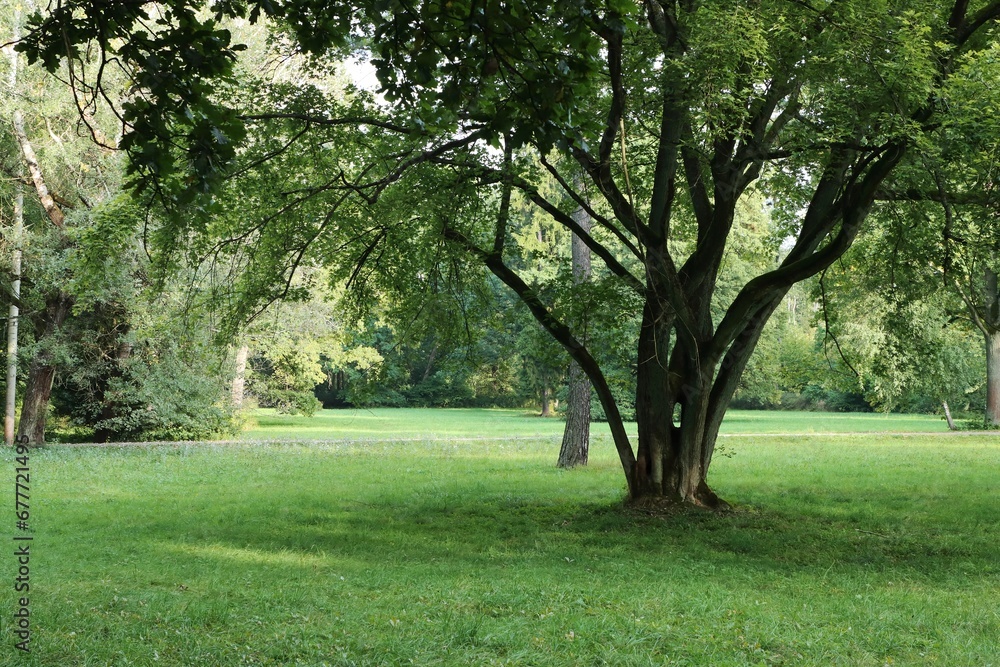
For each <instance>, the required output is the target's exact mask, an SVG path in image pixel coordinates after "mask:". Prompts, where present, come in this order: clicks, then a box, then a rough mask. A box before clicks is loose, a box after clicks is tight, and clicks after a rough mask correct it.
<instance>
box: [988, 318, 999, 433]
mask: <svg viewBox="0 0 1000 667" xmlns="http://www.w3.org/2000/svg"><path fill="white" fill-rule="evenodd" d="M986 423H987V424H992V425H993V426H1000V329H995V330H993V331H990V332H989V333H987V334H986Z"/></svg>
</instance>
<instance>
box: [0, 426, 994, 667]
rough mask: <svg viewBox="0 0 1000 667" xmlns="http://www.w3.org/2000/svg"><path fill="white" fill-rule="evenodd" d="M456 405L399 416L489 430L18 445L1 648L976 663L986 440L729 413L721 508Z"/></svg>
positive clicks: (476, 658)
mask: <svg viewBox="0 0 1000 667" xmlns="http://www.w3.org/2000/svg"><path fill="white" fill-rule="evenodd" d="M460 414H461V413H453V412H451V411H448V412H440V411H435V412H428V413H421V414H419V415H413V416H412V417H411V418H404V419H403V421H404V422H406V423H409V424H415V427H419V428H420V429H423V428H426V427H432V426H433V424H435V423H436V424H437V428H436V429H433V428H432V430H430V431H425V433H432V434H442V435H443V434H466V433H469V432H470V431H469V430H470V429H471V430H472V435H474V436H477V437H486V438H489V439H483V440H464V441H456V440H447V439H425V440H421V439H419V438H416V439H408V440H403V441H398V440H397V441H392V440H378V441H376V440H375V439H374V438H375V436H372V439H371V440H367V441H366V440H357V441H354V442H349V441H345V440H337V441H333V442H328V443H319V442H312V441H309V442H298V443H296V442H289V443H285V444H255V443H245V444H227V445H219V444H198V445H166V446H153V447H131V448H121V447H113V448H96V447H76V448H72V447H53V448H50V449H47V450H44V451H38V452H35V453H34V454H33V455H32V457H31V469H32V472H31V475H32V476H31V482H32V489H31V497H32V503H33V505H32V523H33V526H34V530H35V533H34V535H35V541H34V542H33V544H32V554H33V556H32V570H31V577H32V579H31V585H32V589H31V593H30V595H31V603H30V604H31V609H32V626H33V636H32V652H31V654H30V655H22V654H19V653H17V652H15V651H14V649H13V643H14V638H13V636H12V635H11V632H10V612H11V611H12V610H13V609H14V600H13V595H14V594H13V590H12V586H11V584H10V583H8V584H6V585H4V586H3V588H2V589H0V609H2V618H3V630H2V632H0V641H2V645H0V664H3V665H8V664H10V665H19V664H25V665H45V666H53V667H55V666H59V667H63V666H78V665H81V666H82V665H102V666H103V665H225V666H228V665H234V666H235V665H310V666H314V665H315V666H318V665H337V666H347V665H387V666H388V665H406V664H415V665H463V666H464V665H539V666H541V665H566V666H570V665H573V666H576V665H636V666H638V665H712V666H716V665H718V666H730V665H741V666H742V665H748V666H756V665H815V666H820V665H822V666H827V665H845V666H847V665H850V666H868V665H871V666H877V667H882V666H884V665H944V666H949V667H950V666H954V665H969V666H972V665H975V666H985V665H1000V647H998V642H997V638H998V637H1000V558H998V547H997V545H998V528H1000V514H998V513H997V511H996V507H997V506H998V505H1000V484H998V480H1000V438H997V437H994V436H976V435H972V436H964V437H952V436H948V435H944V434H942V435H939V436H935V435H922V436H900V435H895V436H893V435H855V436H848V437H844V436H823V435H811V436H809V435H804V436H794V437H788V436H773V435H772V436H746V435H737V436H733V437H730V438H727V439H726V441H725V449H724V452H723V453H724V454H725V456H722V457H720V458H719V459H718V460H717V462H716V463H715V465H714V467H713V475H712V481H713V484H714V485H715V487H716V488H717V490H718V491H719V492H720V493H721V495H723V497H725V498H727V499H728V500H730V501H732V502H733V503H735V504H736V506H737V510H736V511H734V512H732V513H729V514H722V515H717V514H710V513H705V512H700V511H684V512H680V513H678V514H675V515H671V516H653V515H649V514H644V513H641V512H637V511H629V510H625V509H623V507H622V505H621V499H622V492H623V486H624V485H623V480H622V478H621V472H620V470H619V469H618V466H617V462H616V460H615V457H614V454H613V452H612V451H611V447H610V446H609V445H608V443H606V442H604V443H603V444H602V443H601V442H597V443H595V447H594V451H593V456H592V464H591V465H590V466H589V467H588V468H587V469H584V470H574V471H563V470H558V469H556V468H555V467H554V466H553V462H554V459H555V456H556V453H557V452H556V449H557V447H558V444H557V439H556V440H555V441H554V440H553V438H551V437H548V436H547V435H546V436H543V437H536V438H529V439H513V438H509V437H507V436H508V435H517V434H519V432H518V431H516V430H515V428H514V427H513V426H512V423H511V422H505V421H503V420H502V419H501V420H498V422H497V423H498V424H502V426H497V425H489V424H484V425H480V426H478V427H476V426H474V425H473V420H472V419H471V417H472V415H468V416H469V421H463V420H464V419H465V417H464V416H463V417H461V418H455V415H460ZM322 418H324V419H328V418H331V416H330V415H326V414H324V415H323V417H322ZM269 419H278V418H276V417H267V416H262V417H261V423H262V425H263V426H264V428H265V429H272V430H273V431H277V430H278V429H279V425H278V424H276V423H269V422H268V421H267V420H269ZM535 421H536V422H537V421H540V420H537V419H536V420H535ZM479 423H480V424H482V422H479ZM553 424H555V425H557V426H558V422H555V421H553ZM788 424H789V422H787V421H783V420H782V419H779V420H778V422H776V423H774V424H773V426H774V429H775V430H778V427H779V426H782V428H781V429H780V432H787V429H786V428H784V426H787V425H788ZM783 425H784V426H783ZM757 427H758V425H754V428H753V429H752V430H753V432H757V431H756V429H757ZM286 428H287V431H286V433H289V434H291V433H297V434H299V435H297V436H296V437H306V438H313V437H314V436H315V435H316V434H315V433H311V434H309V433H304V430H303V429H302V428H301V426H300V424H299V423H298V421H296V420H289V421H288V422H287V423H286ZM399 428H402V427H399ZM545 428H549V427H548V426H547V425H546V426H545ZM803 428H808V425H803ZM501 429H502V430H501ZM376 430H377V429H376ZM556 430H558V429H556ZM748 430H749V429H748ZM816 430H819V429H816ZM859 430H863V431H864V430H870V429H868V428H864V429H859ZM899 430H907V431H909V430H915V429H911V427H910V426H906V427H905V428H903V427H901V428H900V429H899ZM261 433H265V431H264V430H262V431H261ZM381 433H383V435H384V434H385V431H381ZM258 435H259V434H258ZM525 435H526V434H525ZM267 437H281V436H275V435H274V434H273V433H271V434H267ZM289 437H291V436H289ZM334 437H343V436H342V435H341V436H334ZM397 437H398V436H397ZM414 437H415V436H414ZM435 437H442V436H441V435H435ZM456 437H457V436H456ZM0 458H2V460H3V462H4V463H3V469H4V470H6V471H8V472H7V473H5V476H6V477H7V478H8V481H7V482H6V483H7V485H8V487H9V488H11V489H12V488H13V467H14V463H13V456H12V454H11V453H10V452H6V451H5V452H4V453H3V454H2V456H0ZM12 514H13V513H12V511H11V512H8V519H7V520H6V524H7V527H6V529H5V531H4V532H5V533H7V534H8V535H9V534H10V533H11V532H13V522H14V518H13V516H12ZM8 544H11V542H10V540H9V537H8ZM5 551H11V550H5ZM0 567H2V568H4V571H5V572H7V573H8V574H7V575H5V577H4V578H5V579H6V580H7V581H8V582H11V581H12V579H13V574H12V573H13V571H14V569H15V564H14V559H13V558H12V557H11V556H7V557H6V558H5V559H3V560H2V565H0Z"/></svg>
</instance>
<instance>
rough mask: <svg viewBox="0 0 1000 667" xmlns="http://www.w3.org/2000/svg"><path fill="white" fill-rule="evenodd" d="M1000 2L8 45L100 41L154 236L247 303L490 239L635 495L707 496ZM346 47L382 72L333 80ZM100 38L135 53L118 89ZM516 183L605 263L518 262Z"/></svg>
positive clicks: (407, 19) (40, 30) (42, 18)
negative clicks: (211, 269)
mask: <svg viewBox="0 0 1000 667" xmlns="http://www.w3.org/2000/svg"><path fill="white" fill-rule="evenodd" d="M998 16H1000V2H970V1H969V0H956V1H955V2H949V3H941V2H939V1H936V0H884V1H876V2H872V1H871V0H839V1H833V0H753V1H750V0H726V1H724V2H699V1H697V0H679V1H674V2H663V1H660V0H647V1H646V2H641V3H634V2H630V1H628V0H612V1H607V2H600V3H597V2H590V1H588V0H577V1H574V2H560V3H550V4H544V3H536V2H527V1H525V0H509V1H506V2H500V1H497V0H487V1H486V2H479V1H477V0H448V1H447V2H439V1H428V2H403V1H391V0H373V1H370V2H353V3H315V2H311V1H306V0H287V1H277V0H276V1H261V2H252V1H251V2H245V1H240V0H231V1H221V2H215V3H211V5H203V3H201V2H196V1H194V0H172V1H168V2H165V3H158V4H155V5H154V4H152V3H144V2H123V3H103V2H89V1H83V0H80V1H65V2H59V3H57V4H56V5H55V6H54V7H53V8H52V9H51V10H50V11H49V12H47V13H45V14H39V15H37V16H36V17H35V19H33V22H32V23H31V30H30V33H29V34H28V36H27V37H26V39H25V41H24V42H23V43H22V44H21V46H19V48H21V49H22V50H23V51H24V52H25V53H26V54H27V55H28V57H29V59H33V60H41V61H42V62H43V63H45V64H46V65H47V66H48V67H50V68H54V67H55V66H56V65H57V63H58V62H59V60H60V59H61V58H69V60H70V61H71V62H73V61H77V62H79V61H80V60H79V59H80V57H81V55H82V54H83V52H84V50H85V49H86V48H87V45H88V44H91V43H94V44H96V45H97V46H98V47H99V51H100V53H101V54H102V55H101V57H100V60H99V64H98V65H97V66H96V67H94V66H91V67H90V68H89V70H87V71H83V68H82V67H80V68H76V69H73V68H70V77H71V78H73V79H74V80H75V81H76V82H77V84H78V88H79V89H81V90H84V91H87V92H88V93H89V94H90V95H91V96H92V97H96V96H106V97H107V98H108V99H109V101H111V102H112V103H114V104H116V105H117V106H118V108H119V109H120V111H121V118H122V122H123V123H124V125H125V130H126V131H125V134H124V139H123V142H122V145H123V147H125V148H126V149H127V150H128V151H129V153H130V157H131V165H132V166H131V173H132V177H133V183H134V185H135V186H136V189H137V191H139V192H140V193H142V194H144V195H146V196H150V195H154V196H156V197H157V198H158V199H159V200H160V201H162V202H164V203H166V204H167V205H168V206H169V207H173V208H174V209H175V210H176V211H178V214H177V215H175V216H173V218H172V219H171V222H170V224H168V225H165V226H164V227H163V228H162V229H161V230H160V231H159V234H160V236H159V238H160V241H161V242H162V243H163V246H164V247H166V248H176V247H178V246H179V245H180V246H184V247H191V246H190V245H189V244H190V243H191V239H194V245H193V247H194V248H195V249H196V250H197V251H198V252H200V253H201V254H202V255H204V254H212V255H213V256H215V257H220V256H227V257H229V258H230V259H232V260H233V261H236V262H237V263H238V264H239V265H240V266H242V267H244V268H245V269H246V271H245V274H244V275H246V276H249V277H248V278H246V281H247V282H245V283H244V286H245V287H246V290H245V291H244V293H243V294H244V296H246V297H248V298H249V301H250V302H254V301H257V302H266V301H267V300H269V299H271V298H274V297H275V296H276V295H277V294H280V293H282V289H284V288H286V287H288V286H290V285H291V284H292V282H291V277H292V274H293V272H294V270H295V268H296V267H299V266H302V265H303V264H304V263H309V262H314V263H318V264H323V265H325V266H327V267H328V268H329V269H330V272H331V275H333V276H334V277H335V278H340V279H344V280H347V281H348V282H351V283H352V284H354V285H356V286H360V287H367V288H369V289H373V290H378V291H381V292H383V293H388V292H393V291H395V292H396V293H399V294H402V293H405V292H410V293H413V292H418V293H420V292H422V293H424V294H428V293H433V290H432V289H430V287H429V286H432V285H435V284H437V282H436V281H437V278H438V277H440V278H442V279H450V278H452V277H454V276H456V275H459V274H468V273H469V271H470V267H473V266H476V265H478V266H485V267H486V268H487V269H488V270H489V271H490V272H491V273H492V274H493V275H494V276H495V277H496V278H497V279H499V280H500V281H502V282H503V283H504V284H506V285H507V286H508V287H509V288H510V289H511V290H513V292H514V293H515V294H516V295H517V296H518V297H519V298H520V300H521V301H522V302H523V304H524V305H525V306H526V307H527V308H528V310H529V311H530V312H531V313H532V315H533V316H534V317H535V318H536V319H537V320H538V322H539V323H540V324H541V325H542V327H543V328H544V329H545V330H546V331H547V332H548V333H549V334H550V335H551V336H552V337H553V338H554V339H555V340H556V341H558V342H559V343H560V344H561V345H562V346H563V347H564V348H565V349H566V350H567V351H568V353H569V354H570V355H571V356H572V358H573V359H574V361H576V362H577V363H578V364H579V366H580V367H581V368H582V369H583V371H584V372H585V373H586V375H587V376H588V378H589V379H590V380H591V383H592V385H593V387H594V389H595V392H596V394H597V395H598V397H599V398H600V400H601V403H602V407H603V408H604V411H605V413H606V415H607V417H608V420H609V423H610V425H611V430H612V433H613V436H614V441H615V446H616V448H617V451H618V454H619V457H620V459H621V463H622V467H623V472H624V474H625V477H626V480H627V482H628V487H629V491H630V494H631V495H632V496H633V497H635V498H638V497H644V496H653V497H665V498H668V499H671V500H683V501H686V502H691V503H696V504H702V505H709V506H717V505H720V504H722V501H720V500H719V499H718V498H717V497H716V495H715V494H714V493H713V492H712V490H711V489H710V488H709V486H708V484H707V473H708V469H709V466H710V463H711V460H712V455H713V452H714V447H715V441H716V436H717V434H718V428H719V425H720V424H721V421H722V417H723V415H724V413H725V411H726V409H727V407H728V405H729V403H730V400H731V399H732V397H733V393H734V392H735V391H736V389H737V387H738V385H739V381H740V377H741V375H742V373H743V371H744V369H745V368H746V366H747V363H748V360H749V358H750V355H751V353H752V352H753V350H754V347H755V346H756V343H757V341H758V339H759V338H760V336H761V333H762V331H763V328H764V326H765V324H766V323H767V321H768V319H769V317H770V316H771V314H772V313H773V312H774V310H775V309H776V308H777V306H778V305H779V304H780V302H781V300H782V298H783V297H784V295H785V294H786V292H787V291H788V290H789V288H790V287H791V286H792V285H793V284H795V283H796V282H799V281H801V280H804V279H806V278H808V277H810V276H813V275H816V274H817V273H819V272H820V271H823V270H824V269H826V268H827V267H829V266H830V265H831V264H832V263H833V262H835V261H836V260H837V259H838V258H839V257H841V256H842V255H843V254H844V253H845V252H846V251H847V249H848V248H849V247H850V246H851V244H852V243H853V241H854V239H855V237H856V236H857V234H858V232H859V230H860V229H861V228H862V226H863V224H864V222H865V220H866V218H867V217H868V214H869V212H870V211H871V210H872V207H873V205H874V203H875V202H876V200H877V199H878V198H879V196H880V194H881V193H883V190H884V186H885V185H886V183H887V179H889V178H890V177H891V176H892V175H894V174H896V173H899V172H900V169H901V165H903V164H904V161H905V160H906V159H907V157H908V156H911V155H913V154H914V153H915V152H918V151H921V150H924V148H925V147H926V145H928V144H929V143H933V141H934V140H935V137H934V132H935V131H936V129H937V128H940V127H941V126H942V125H943V124H947V123H954V122H958V120H956V119H957V118H960V119H961V122H963V123H967V124H970V125H972V126H975V125H976V122H977V117H978V115H979V114H980V111H979V110H977V109H975V108H966V107H957V108H956V107H952V106H949V105H948V104H947V103H946V102H947V99H946V95H945V92H946V90H948V89H949V88H950V87H951V86H954V85H955V83H956V82H958V83H961V81H963V80H965V79H969V78H970V77H971V76H973V74H972V72H975V71H976V69H977V68H976V66H975V64H976V63H979V62H980V61H981V60H983V59H989V58H990V57H991V56H990V54H991V53H992V52H993V49H994V40H995V29H994V22H995V20H996V18H997V17H998ZM227 21H250V22H254V21H266V22H267V23H268V25H270V26H271V27H272V33H273V35H274V40H273V41H272V48H274V49H276V50H277V51H278V52H280V53H284V54H286V55H290V57H292V58H297V59H299V60H298V62H300V63H301V65H300V66H299V68H298V70H297V72H296V79H295V80H294V81H290V80H287V79H284V80H283V79H282V78H281V77H276V76H263V77H260V78H259V79H258V80H257V81H254V82H252V83H250V82H248V81H247V80H245V79H244V80H242V81H239V82H238V81H237V79H236V74H237V70H236V68H235V63H237V62H238V54H239V51H240V50H241V48H242V47H241V46H240V45H239V44H237V43H236V40H235V39H234V37H233V33H232V31H231V30H230V28H229V27H227V26H228V24H227V23H226V22H227ZM351 54H354V55H358V54H361V55H362V56H363V57H367V58H369V59H370V62H371V63H372V65H373V66H374V68H375V70H376V72H377V76H378V81H379V84H380V86H381V88H380V97H379V96H373V95H370V94H366V93H364V92H363V91H359V90H356V89H354V88H353V87H351V86H348V87H347V88H346V89H344V90H335V89H334V88H333V87H331V85H330V82H329V78H328V72H329V70H330V68H331V67H332V66H333V64H334V63H336V62H337V61H339V60H341V59H343V58H345V57H347V56H349V55H351ZM109 67H120V68H123V69H124V70H126V72H127V73H128V74H129V76H130V77H131V80H132V82H133V85H132V86H131V88H130V89H128V90H126V91H121V93H120V96H116V95H115V94H113V93H109V91H108V90H107V89H106V87H105V86H102V75H103V73H104V72H105V71H106V70H107V68H109ZM541 174H546V175H547V177H548V178H550V179H551V180H552V181H554V182H555V183H557V184H558V186H559V187H558V188H554V189H548V190H547V189H546V188H544V187H542V184H543V179H542V178H541ZM514 193H520V196H521V197H523V199H524V200H525V201H527V202H530V204H531V206H533V207H535V208H537V209H538V210H540V211H542V212H544V213H545V214H547V215H548V216H551V218H552V220H553V221H554V222H555V223H556V224H558V225H560V226H562V227H564V228H565V229H567V230H569V231H572V232H573V233H575V234H576V235H577V236H579V237H580V238H581V239H582V240H583V241H584V243H586V245H587V246H588V247H589V248H590V250H591V253H592V257H593V261H594V264H595V267H594V280H593V281H591V283H589V284H588V285H587V286H585V287H583V286H580V287H576V288H574V287H573V286H572V285H571V284H570V282H571V281H569V280H568V278H569V276H570V274H571V272H570V271H569V270H568V263H567V264H566V267H567V268H566V270H562V271H559V272H557V274H556V277H555V278H553V279H552V280H548V281H545V282H542V281H540V280H537V279H536V278H537V277H534V278H533V277H529V275H528V272H527V269H529V268H530V267H529V266H528V265H527V264H526V262H525V253H524V252H523V250H524V249H523V247H521V246H520V245H519V244H518V243H517V242H516V234H517V231H518V228H519V225H521V224H522V223H523V220H521V219H519V218H518V216H516V215H515V214H514V213H515V211H516V208H514V207H512V205H511V202H512V200H513V198H514ZM764 199H768V200H770V201H771V202H772V203H773V206H772V207H771V208H770V209H769V215H771V216H772V218H773V221H774V222H775V223H776V224H775V227H774V232H773V237H772V239H771V242H772V249H774V250H776V249H777V246H778V244H779V243H781V242H782V241H783V240H784V241H785V243H786V247H787V249H788V252H787V253H785V254H784V255H783V257H782V258H781V260H780V262H775V263H770V264H769V265H766V266H761V267H759V268H758V269H757V270H756V271H754V272H753V273H751V274H748V275H744V276H739V277H738V283H739V285H738V287H737V288H736V289H733V290H732V292H731V294H730V295H729V296H727V297H726V298H725V299H724V300H723V299H722V297H721V294H720V292H719V288H720V286H722V285H727V284H729V283H731V282H732V281H733V280H736V278H731V277H730V275H729V273H727V271H729V270H730V267H729V266H728V265H727V263H726V262H725V261H724V260H725V258H726V256H727V249H728V248H729V247H730V245H731V244H732V239H733V237H734V231H735V230H738V229H739V228H740V227H741V226H742V225H745V224H747V219H748V218H747V214H748V211H747V207H748V205H750V206H751V208H752V205H753V202H755V201H756V202H761V201H763V200H764ZM578 208H582V209H584V210H585V211H586V212H587V213H588V214H589V215H590V217H591V219H592V220H593V229H592V230H591V231H590V232H589V233H588V232H586V231H584V230H583V229H581V228H580V226H579V224H578V223H577V222H576V220H575V219H574V217H573V215H572V213H573V211H574V210H576V209H578ZM181 211H183V212H181ZM751 217H752V215H751ZM775 256H777V253H775ZM276 286H277V287H276ZM574 290H577V291H574ZM579 290H586V291H587V292H588V293H590V294H593V295H594V298H595V299H596V300H597V301H598V302H599V303H600V308H599V309H597V311H594V310H592V311H591V312H602V313H603V314H604V317H605V320H606V321H614V322H619V321H621V319H622V318H621V317H616V315H617V314H619V313H621V314H625V316H626V319H627V317H629V316H630V317H631V318H632V319H633V321H634V322H635V323H636V327H637V331H636V336H635V337H636V338H637V343H636V344H635V348H634V350H633V355H634V359H635V374H636V396H635V405H636V419H637V422H638V426H639V438H638V443H637V445H638V446H637V447H633V445H632V443H631V442H630V438H629V437H628V435H627V434H626V432H625V429H624V426H623V423H622V419H621V415H620V410H619V407H618V404H617V401H616V398H615V395H614V392H613V391H612V389H611V386H610V385H609V382H608V380H607V377H606V375H605V372H604V368H603V367H602V361H601V354H602V351H601V350H599V349H597V348H596V347H595V346H594V344H593V341H595V340H599V339H595V338H593V337H587V338H586V339H585V337H584V336H583V335H582V334H581V331H580V329H579V324H578V323H576V322H575V321H574V316H573V313H574V305H575V304H576V303H578V301H579V298H578V296H577V295H578V294H580V293H581V292H579ZM245 312H252V308H246V309H245ZM599 324H600V323H599V322H595V321H589V322H588V327H590V328H592V329H596V328H597V327H598V326H599ZM584 340H586V342H584Z"/></svg>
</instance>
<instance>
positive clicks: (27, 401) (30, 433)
mask: <svg viewBox="0 0 1000 667" xmlns="http://www.w3.org/2000/svg"><path fill="white" fill-rule="evenodd" d="M72 306H73V298H72V297H71V296H70V295H69V294H67V293H66V292H63V291H62V290H60V291H58V292H55V293H53V294H52V295H51V296H50V297H49V298H48V300H47V301H46V304H45V313H44V316H43V320H44V324H43V327H42V331H41V334H40V335H39V336H38V343H40V344H41V345H42V346H43V347H42V349H41V350H39V352H38V353H36V354H35V358H34V359H32V360H31V365H30V366H29V368H28V379H27V381H26V382H25V385H24V401H23V403H22V405H21V419H20V420H19V422H18V429H17V439H18V440H19V441H22V442H26V443H28V444H30V445H41V444H44V443H45V419H46V416H47V413H48V408H49V397H50V396H51V394H52V382H53V380H55V376H56V366H55V362H54V359H53V355H52V352H51V351H49V350H47V349H45V347H44V346H45V344H46V341H48V340H51V338H52V336H53V335H54V334H55V333H56V332H57V331H58V330H59V328H60V327H61V326H62V324H63V322H64V321H65V320H66V316H67V315H69V311H70V308H71V307H72Z"/></svg>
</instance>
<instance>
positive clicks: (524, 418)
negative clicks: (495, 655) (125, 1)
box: [242, 408, 947, 440]
mask: <svg viewBox="0 0 1000 667" xmlns="http://www.w3.org/2000/svg"><path fill="white" fill-rule="evenodd" d="M628 427H629V429H628V430H629V432H630V433H631V434H632V435H633V436H634V435H635V432H636V429H635V424H629V425H628ZM591 428H592V433H593V435H594V436H595V437H598V438H603V437H607V438H610V437H611V433H610V431H609V430H608V427H607V424H594V425H593V426H592V427H591ZM562 429H563V422H562V420H561V419H542V418H541V417H538V416H537V414H534V413H531V412H529V411H527V410H488V409H475V408H468V409H466V408H456V409H447V410H441V409H418V408H375V409H370V410H368V409H364V410H362V409H358V410H321V411H320V412H318V413H316V415H315V416H314V417H289V416H287V415H279V414H276V413H275V412H274V410H256V411H254V413H253V417H252V420H251V424H250V428H249V429H248V430H246V431H244V433H243V435H242V437H243V438H245V439H248V440H253V439H261V438H267V439H283V440H287V439H295V440H302V439H351V440H354V439H358V440H366V439H367V440H382V439H386V438H400V439H402V438H407V439H408V438H417V439H421V440H426V439H438V438H444V439H447V438H482V437H486V438H492V437H497V436H500V435H502V436H504V437H519V438H524V437H554V438H560V437H562ZM945 431H947V427H946V425H945V423H944V420H943V419H942V418H940V417H936V416H934V415H894V414H893V415H886V414H876V413H838V412H791V411H789V412H772V411H764V410H730V411H729V413H728V414H727V415H726V420H725V422H723V425H722V432H723V433H724V434H747V433H754V434H756V433H813V434H815V433H859V432H860V433H864V432H869V433H874V432H893V433H904V432H905V433H916V432H928V433H943V432H945Z"/></svg>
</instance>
